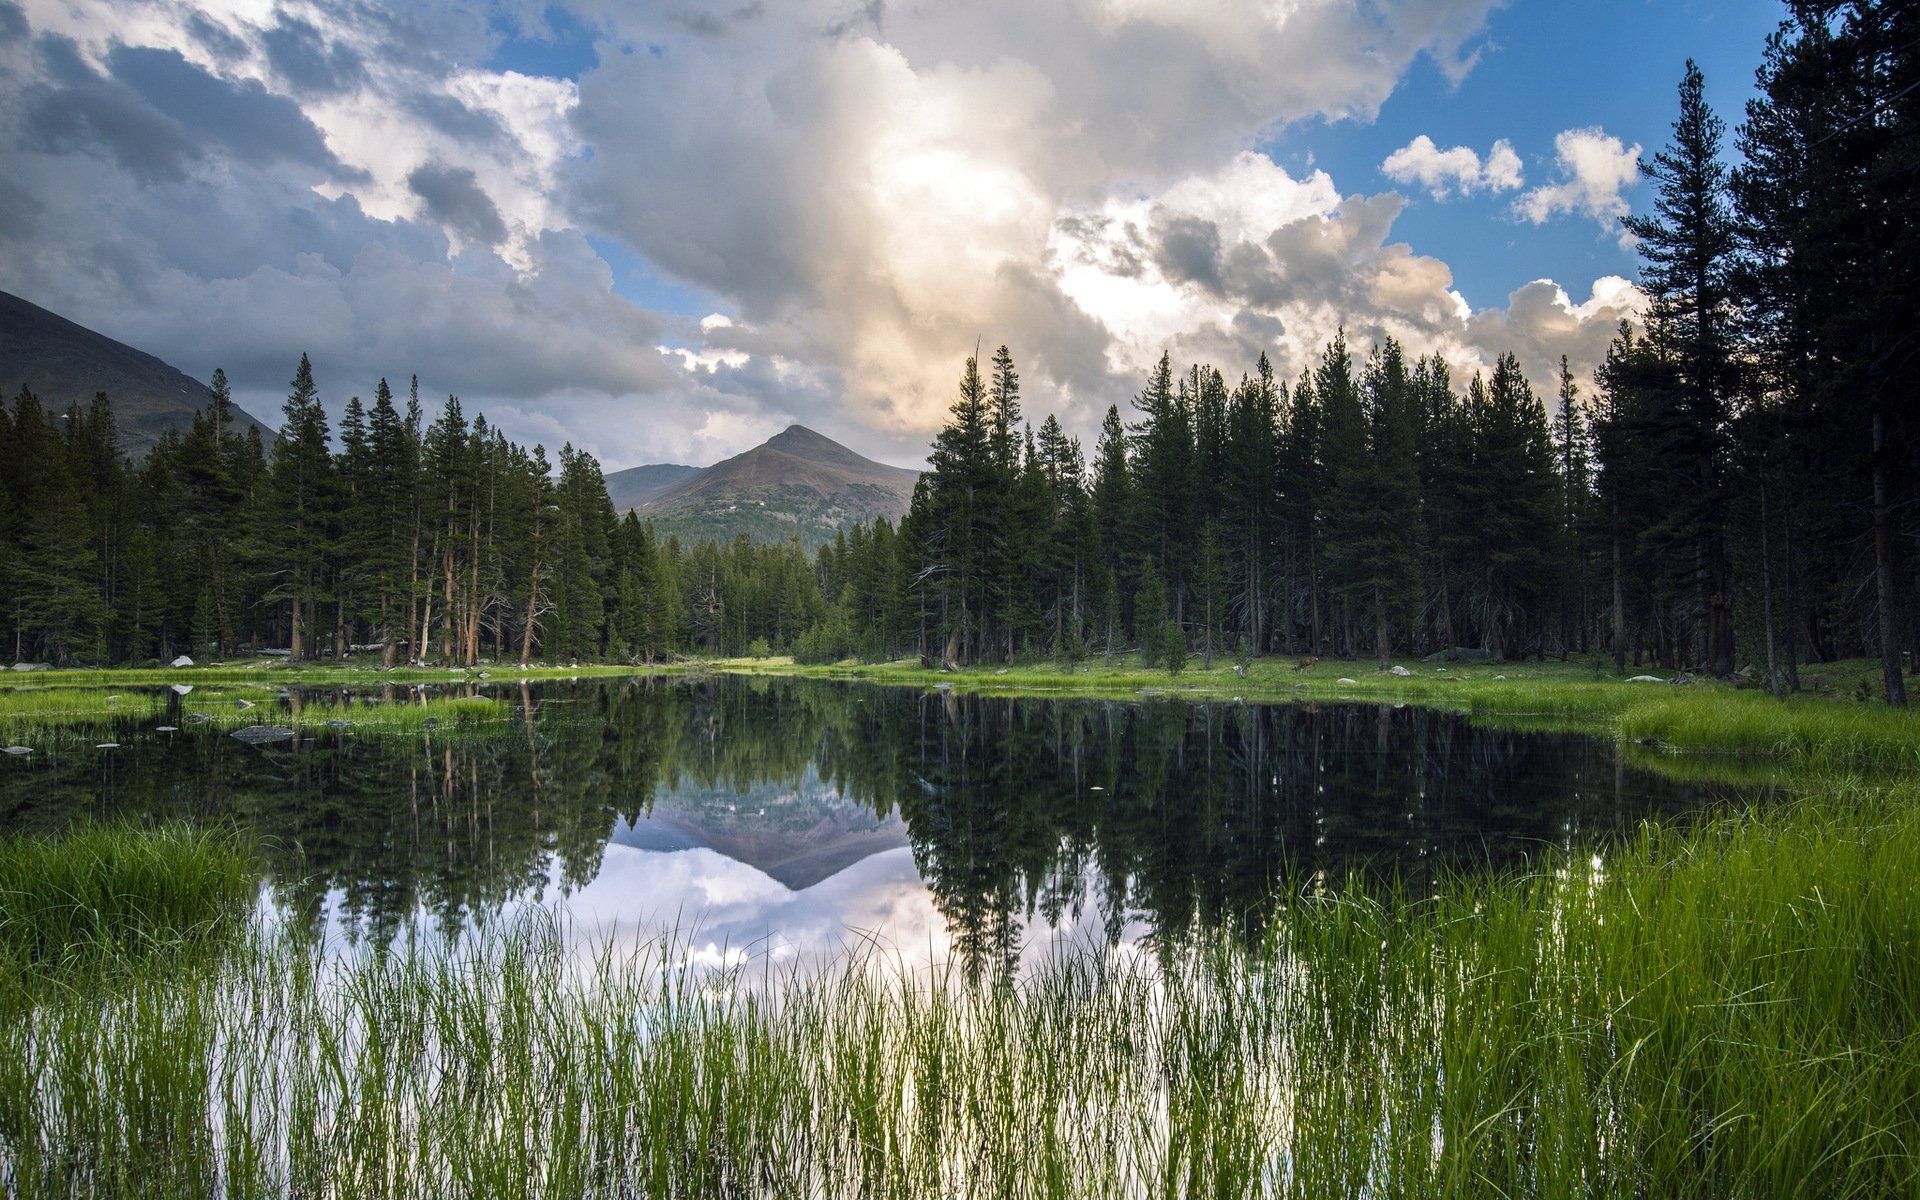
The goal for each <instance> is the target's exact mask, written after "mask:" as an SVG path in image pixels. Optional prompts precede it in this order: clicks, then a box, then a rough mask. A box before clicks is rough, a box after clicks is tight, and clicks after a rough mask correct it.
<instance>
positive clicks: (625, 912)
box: [0, 676, 1714, 972]
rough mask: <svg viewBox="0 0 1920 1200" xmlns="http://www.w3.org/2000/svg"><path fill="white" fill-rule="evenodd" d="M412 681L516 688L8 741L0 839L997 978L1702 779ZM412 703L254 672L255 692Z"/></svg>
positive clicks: (1203, 712)
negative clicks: (61, 842)
mask: <svg viewBox="0 0 1920 1200" xmlns="http://www.w3.org/2000/svg"><path fill="white" fill-rule="evenodd" d="M248 694H250V695H253V694H257V693H248ZM431 694H434V695H449V694H460V695H482V696H493V697H497V698H499V699H500V700H502V701H504V702H505V703H504V704H503V705H501V706H499V708H498V709H497V713H498V715H497V716H495V717H493V718H490V719H488V720H486V721H484V722H480V723H476V724H473V725H466V726H462V727H459V728H448V727H427V728H420V727H415V728H411V729H408V730H405V731H380V730H373V729H370V728H361V727H357V726H356V727H345V728H325V727H321V728H316V729H311V730H308V731H306V732H305V733H303V734H302V735H301V736H299V737H296V738H292V739H289V740H285V741H279V742H269V743H264V744H248V743H246V742H243V741H241V740H238V739H236V738H234V737H232V736H230V734H229V732H228V729H227V728H222V727H221V726H219V725H217V724H214V723H211V722H206V723H200V724H195V723H193V722H192V721H190V720H184V719H183V717H182V716H181V714H180V712H179V711H177V710H178V709H179V707H180V706H179V705H178V704H177V703H175V702H173V701H171V700H170V701H169V703H170V704H173V707H172V708H169V709H167V710H165V711H164V712H163V713H161V714H160V715H157V716H154V715H144V716H142V717H140V718H137V719H135V718H123V719H120V720H117V721H115V722H111V723H104V724H101V725H97V726H89V727H87V728H84V729H79V730H75V729H65V730H62V731H60V734H59V736H51V735H50V736H49V737H48V738H47V739H46V741H47V743H48V744H47V745H44V746H42V747H40V748H38V749H37V750H36V753H34V754H32V755H26V756H16V757H12V758H9V759H7V760H6V761H4V762H0V830H25V831H49V830H53V829H57V828H59V827H61V826H63V825H65V824H67V823H68V822H71V821H73V820H75V819H77V818H89V817H90V818H94V819H131V820H135V821H159V820H181V819H184V820H188V821H193V822H199V823H214V824H225V825H237V826H239V827H242V828H244V829H246V830H248V831H250V832H251V833H252V835H253V836H254V838H255V839H256V841H257V842H258V844H259V846H260V848H261V853H262V856H263V859H264V861H265V863H266V872H267V879H266V883H267V884H268V891H267V895H268V896H269V897H270V902H269V903H270V905H271V907H272V910H273V912H274V914H275V916H276V918H277V919H280V920H286V921H291V922H293V923H296V924H302V925H305V926H308V927H310V928H312V929H313V930H314V931H315V932H316V933H318V934H322V935H325V936H328V937H338V938H342V939H345V940H348V941H354V942H364V941H367V940H369V939H371V940H374V941H376V942H377V941H384V940H390V939H393V938H396V937H402V936H409V935H418V934H421V933H423V932H424V933H427V934H429V935H437V934H445V933H448V932H452V931H459V930H464V929H470V928H473V927H476V926H485V925H488V924H491V923H493V922H497V921H499V920H501V919H502V918H504V917H506V916H510V915H512V914H513V913H514V912H516V911H518V910H520V909H524V908H525V907H527V906H530V905H558V906H560V907H561V908H563V909H564V911H565V912H566V914H567V915H568V918H569V921H570V922H571V923H572V924H573V926H574V927H576V928H579V929H587V930H592V931H594V932H595V933H596V934H599V935H616V934H617V935H620V936H627V937H638V938H645V937H655V936H659V934H660V933H661V932H662V931H668V930H671V931H676V932H677V934H678V935H680V936H681V937H683V938H688V940H689V941H690V943H691V944H693V945H694V946H696V947H697V949H698V952H699V953H701V954H703V955H706V956H708V957H710V958H711V959H713V960H714V961H739V960H741V959H743V958H745V959H752V958H754V957H755V956H765V958H766V959H767V960H769V961H778V960H782V959H787V958H792V957H797V956H805V955H809V954H820V953H834V952H836V951H839V950H841V949H843V948H845V947H847V946H848V945H860V946H878V947H881V948H883V949H885V950H887V951H888V952H890V953H891V952H899V953H903V954H907V955H910V956H914V957H920V956H922V955H926V956H930V957H942V956H947V955H955V956H958V957H959V958H960V959H961V960H962V961H963V962H964V963H965V964H966V965H967V966H968V967H969V968H970V969H973V970H980V971H996V972H997V971H1011V970H1014V969H1017V967H1018V965H1019V963H1020V961H1021V959H1022V957H1023V955H1029V954H1033V953H1036V952H1037V950H1036V948H1037V947H1041V946H1043V945H1044V944H1045V943H1047V942H1048V941H1050V940H1051V939H1054V938H1058V937H1074V938H1081V939H1095V940H1105V941H1109V942H1118V941H1128V942H1135V943H1151V942H1159V943H1171V942H1177V941H1178V940H1180V939H1181V938H1183V937H1185V936H1187V935H1189V934H1191V933H1192V932H1193V931H1195V930H1201V929H1212V928H1224V929H1227V930H1230V931H1233V932H1236V933H1239V934H1243V935H1245V936H1249V937H1253V936H1258V935H1259V934H1260V932H1261V931H1262V929H1263V928H1264V927H1265V925H1266V923H1267V922H1268V921H1269V920H1270V919H1271V917H1272V915H1273V914H1274V912H1275V911H1276V909H1277V907H1278V906H1280V905H1282V904H1285V903H1287V902H1288V901H1289V899H1290V898H1291V897H1294V896H1297V895H1300V894H1302V893H1306V892H1312V891H1316V890H1321V889H1328V888H1337V887H1341V886H1345V885H1346V884H1347V883H1349V882H1354V881H1358V882H1365V883H1381V882H1386V881H1397V882H1398V883H1399V884H1401V885H1403V886H1405V887H1408V888H1410V889H1413V890H1416V891H1417V890H1419V889H1422V888H1425V887H1427V886H1429V885H1430V884H1431V883H1432V882H1433V880H1434V879H1435V878H1436V877H1437V876H1438V875H1439V874H1441V873H1444V872H1448V871H1471V870H1482V869H1501V868H1514V867H1519V866H1524V865H1526V864H1528V863H1532V862H1539V861H1542V860H1543V857H1544V856H1546V855H1547V854H1549V853H1551V852H1553V851H1554V850H1556V849H1557V850H1559V851H1579V852H1582V853H1585V852H1587V850H1588V849H1589V848H1591V849H1593V850H1595V851H1601V852H1604V847H1605V845H1606V844H1607V842H1608V841H1609V839H1611V838H1614V837H1617V836H1619V835H1620V834H1622V833H1625V832H1627V831H1630V830H1631V829H1633V827H1634V826H1635V825H1636V824H1637V823H1638V822H1639V821H1641V820H1642V819H1644V818H1646V817H1648V816H1653V815H1659V814H1669V813H1675V812H1680V811H1685V810H1687V809H1690V808H1695V807H1698V806H1700V805H1702V804H1705V803H1708V802H1710V801H1711V800H1712V799H1714V796H1713V795H1712V793H1711V792H1710V791H1709V790H1707V789H1705V788H1703V787H1702V786H1700V785H1696V784H1687V783H1680V782H1676V781H1673V780H1669V779H1666V778H1663V777H1661V776H1659V775H1656V774H1653V773H1651V772H1648V771H1644V770H1641V769H1638V768H1636V767H1634V766H1633V765H1631V764H1630V763H1628V762H1627V761H1625V760H1624V758H1623V755H1622V752H1621V750H1620V748H1619V747H1617V746H1615V745H1612V744H1609V743H1607V742H1602V741H1598V740H1594V739H1588V738H1583V737H1577V736H1569V735H1561V734H1537V733H1522V732H1511V731H1503V730H1494V729H1487V728H1476V727H1473V726H1470V725H1469V724H1468V723H1467V722H1466V720H1465V719H1464V718H1462V717H1459V716H1457V715H1454V714H1451V713H1445V712H1440V711H1435V710H1430V709H1420V708H1412V707H1404V708H1396V707H1392V706H1387V705H1370V704H1339V705H1335V704H1320V705H1312V704H1239V703H1187V702H1184V701H1180V700H1176V699H1171V698H1143V699H1138V700H1134V701H1128V702H1120V701H1108V700H1087V699H1007V698H998V697H975V696H960V695H954V694H953V693H951V692H941V691H933V692H923V691H920V690H918V689H904V688H880V687H874V686H868V685H859V684H845V683H826V682H813V681H798V680H766V679H744V678H738V677H731V676H720V677H709V678H701V679H682V678H672V677H658V678H636V679H621V680H617V681H612V682H603V681H594V682H578V683H564V682H552V683H536V684H520V683H511V684H503V685H493V686H489V685H485V684H481V685H459V686H458V688H443V689H436V690H434V691H433V692H432V693H431ZM421 695H422V693H421V691H420V690H419V689H412V688H408V687H394V688H384V689H382V688H350V689H321V690H316V691H310V692H303V693H300V694H298V695H293V696H282V697H279V698H272V697H271V695H270V694H269V695H268V696H267V697H263V698H262V699H261V700H260V701H259V702H258V704H257V707H256V709H254V710H252V711H250V712H249V714H248V715H249V719H257V720H259V721H260V722H261V723H262V724H271V723H273V722H274V720H275V717H276V713H280V714H284V713H285V711H286V709H287V707H288V706H289V705H293V704H301V703H304V704H313V703H327V704H335V703H339V702H340V701H341V700H342V699H343V698H346V699H350V700H352V701H353V702H355V703H356V704H381V703H409V702H415V701H417V700H418V699H419V698H420V696H421ZM200 698H201V700H202V701H204V700H206V699H207V696H206V694H205V693H204V692H202V693H200ZM225 703H227V704H229V705H231V704H232V703H234V702H233V701H231V700H228V701H225ZM192 715H194V714H191V713H189V714H188V716H192ZM429 724H430V725H431V724H432V723H429ZM167 726H174V727H175V728H172V729H170V730H167V731H163V727H167ZM107 741H111V742H117V743H118V746H117V747H115V748H111V749H100V748H97V746H96V744H97V743H99V742H107Z"/></svg>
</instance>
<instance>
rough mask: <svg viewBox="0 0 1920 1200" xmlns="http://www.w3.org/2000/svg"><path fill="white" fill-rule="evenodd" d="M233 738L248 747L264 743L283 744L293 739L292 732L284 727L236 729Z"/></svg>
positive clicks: (250, 726) (252, 726)
mask: <svg viewBox="0 0 1920 1200" xmlns="http://www.w3.org/2000/svg"><path fill="white" fill-rule="evenodd" d="M233 736H234V737H236V738H239V739H240V740H241V741H243V742H246V743H247V744H248V745H250V746H258V745H262V744H264V743H266V742H284V741H287V740H289V739H290V738H292V737H293V730H291V729H289V728H287V727H286V726H285V725H249V726H247V727H246V728H245V729H236V730H234V731H233Z"/></svg>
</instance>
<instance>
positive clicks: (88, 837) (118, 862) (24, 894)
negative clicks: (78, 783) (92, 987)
mask: <svg viewBox="0 0 1920 1200" xmlns="http://www.w3.org/2000/svg"><path fill="white" fill-rule="evenodd" d="M256 891H257V875H256V872H255V869H254V864H253V860H252V857H251V855H250V854H249V853H248V852H247V850H246V848H245V846H244V844H243V843H242V842H241V841H240V840H239V839H238V837H237V836H236V835H234V834H232V833H228V832H221V831H214V830H196V829H190V828H187V827H185V826H177V825H175V826H166V827H163V828H160V829H154V830H143V829H136V828H130V827H124V826H82V827H80V828H77V829H74V830H72V831H69V832H67V833H64V834H61V835H58V836H54V837H28V836H19V835H11V836H4V837H0V991H4V990H6V988H7V986H8V984H11V983H17V982H20V981H22V980H23V979H25V978H28V977H32V976H39V975H46V974H48V973H57V972H60V971H66V970H74V971H81V972H85V971H88V970H91V969H93V968H97V967H100V966H102V965H106V964H113V963H124V962H126V961H129V960H134V959H145V958H153V957H155V956H159V955H166V954H172V953H176V952H181V951H184V950H187V949H189V948H191V947H194V946H196V945H199V944H203V943H206V942H208V941H211V940H214V939H217V938H218V937H219V936H221V935H222V933H223V932H232V931H234V930H243V929H244V928H245V927H246V925H247V922H248V919H249V917H250V916H251V912H252V910H251V907H250V905H249V901H250V900H251V899H252V898H253V896H254V894H255V892H256Z"/></svg>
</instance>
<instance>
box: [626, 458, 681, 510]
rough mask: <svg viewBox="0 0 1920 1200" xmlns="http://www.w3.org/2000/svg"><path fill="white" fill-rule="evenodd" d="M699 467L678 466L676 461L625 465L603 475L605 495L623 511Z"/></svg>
mask: <svg viewBox="0 0 1920 1200" xmlns="http://www.w3.org/2000/svg"><path fill="white" fill-rule="evenodd" d="M700 471H701V468H699V467H688V466H682V465H681V464H679V463H651V464H649V465H647V466H644V467H628V468H627V469H626V470H624V471H615V472H613V474H611V475H608V476H607V499H609V500H611V501H613V510H614V511H615V512H625V511H627V510H628V509H630V508H638V507H640V506H641V505H642V504H645V503H647V502H648V501H649V500H655V499H658V498H659V497H660V496H661V495H663V494H664V493H666V492H669V491H671V490H673V489H674V488H675V487H677V486H678V485H679V484H681V483H683V482H685V481H686V480H687V479H688V478H689V477H690V476H694V475H698V474H699V473H700Z"/></svg>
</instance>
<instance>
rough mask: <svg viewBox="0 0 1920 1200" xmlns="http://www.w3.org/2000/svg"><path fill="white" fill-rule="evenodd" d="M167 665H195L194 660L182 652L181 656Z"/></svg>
mask: <svg viewBox="0 0 1920 1200" xmlns="http://www.w3.org/2000/svg"><path fill="white" fill-rule="evenodd" d="M167 665H168V666H171V667H190V666H192V665H193V660H192V659H190V658H188V657H187V656H186V655H184V654H182V655H181V656H180V657H179V658H176V659H174V660H173V661H172V662H171V663H168V664H167Z"/></svg>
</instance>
